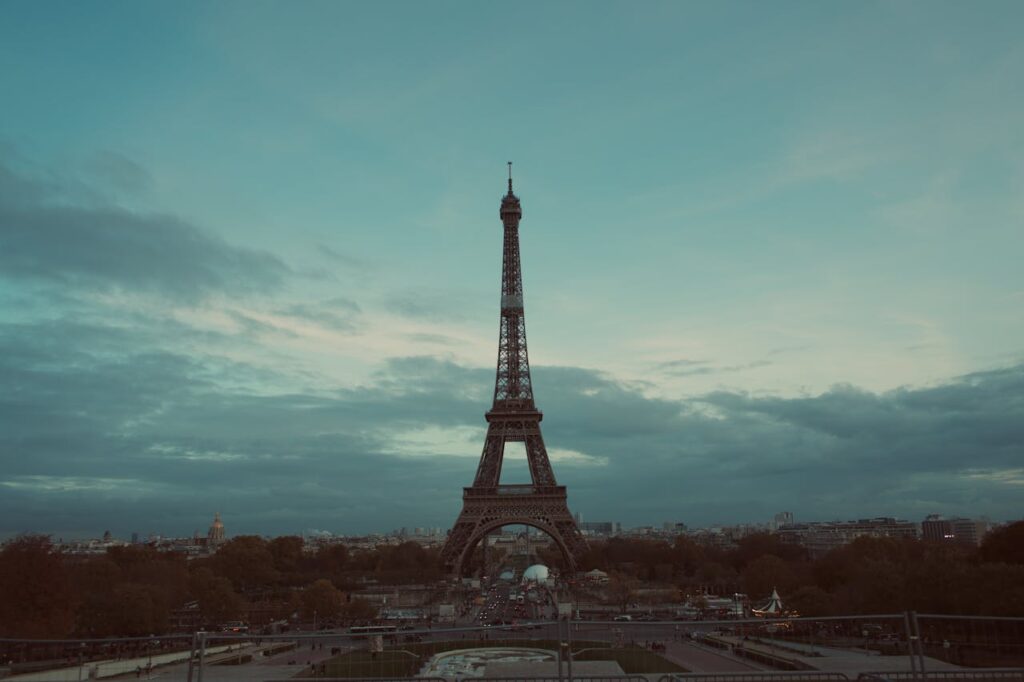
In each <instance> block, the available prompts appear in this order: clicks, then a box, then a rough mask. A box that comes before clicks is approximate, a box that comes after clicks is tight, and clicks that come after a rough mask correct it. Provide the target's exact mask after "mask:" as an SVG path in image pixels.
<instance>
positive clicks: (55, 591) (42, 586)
mask: <svg viewBox="0 0 1024 682" xmlns="http://www.w3.org/2000/svg"><path fill="white" fill-rule="evenodd" d="M0 595H2V596H0V636H5V637H26V638H45V637H63V636H66V635H68V634H70V633H71V631H72V629H73V628H74V624H75V607H76V602H77V601H78V599H77V595H75V594H74V592H73V590H72V586H71V582H70V580H69V579H68V574H67V571H66V570H65V568H64V563H63V561H62V558H61V556H60V554H59V553H58V552H57V551H55V550H54V548H53V546H52V545H51V544H50V538H48V537H47V536H45V535H20V536H18V537H17V538H15V539H14V540H11V541H10V542H8V543H7V544H5V545H4V547H3V549H2V550H0Z"/></svg>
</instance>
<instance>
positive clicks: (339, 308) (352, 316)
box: [277, 297, 362, 332]
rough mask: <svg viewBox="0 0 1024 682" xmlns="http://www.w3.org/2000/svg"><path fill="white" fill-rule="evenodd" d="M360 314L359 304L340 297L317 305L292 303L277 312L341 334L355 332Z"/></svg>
mask: <svg viewBox="0 0 1024 682" xmlns="http://www.w3.org/2000/svg"><path fill="white" fill-rule="evenodd" d="M361 312H362V309H361V308H360V307H359V304H357V303H356V302H355V301H352V300H349V299H347V298H341V297H338V298H332V299H329V300H326V301H321V302H319V303H293V304H291V305H289V306H287V307H285V308H282V309H280V310H278V311H277V313H278V314H279V315H285V316H288V317H294V318H298V319H300V320H306V321H308V322H312V323H314V324H317V325H320V326H323V327H328V328H330V329H333V330H335V331H341V332H351V331H355V330H356V329H357V322H356V320H357V318H358V316H359V314H360V313H361Z"/></svg>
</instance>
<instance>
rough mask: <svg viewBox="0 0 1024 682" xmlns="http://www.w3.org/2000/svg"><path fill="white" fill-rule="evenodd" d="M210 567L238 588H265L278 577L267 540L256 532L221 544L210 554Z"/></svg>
mask: <svg viewBox="0 0 1024 682" xmlns="http://www.w3.org/2000/svg"><path fill="white" fill-rule="evenodd" d="M213 570H214V572H215V573H216V574H217V575H220V576H223V577H225V578H227V579H228V580H230V581H231V584H232V585H235V586H237V587H238V588H240V589H241V590H251V589H254V588H257V587H265V586H267V585H269V584H271V583H272V582H273V581H274V580H275V578H276V577H277V572H276V571H275V570H274V557H273V555H271V553H270V550H269V549H268V548H267V542H266V540H264V539H263V538H261V537H259V536H256V535H239V536H238V537H236V538H232V539H231V540H229V541H228V542H226V543H224V545H223V546H221V548H220V549H218V550H217V553H216V554H215V555H214V557H213Z"/></svg>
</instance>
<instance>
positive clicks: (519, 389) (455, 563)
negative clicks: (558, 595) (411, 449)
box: [441, 164, 587, 575]
mask: <svg viewBox="0 0 1024 682" xmlns="http://www.w3.org/2000/svg"><path fill="white" fill-rule="evenodd" d="M510 171H511V164H510ZM522 216H523V210H522V207H521V206H520V203H519V198H518V197H517V196H516V195H515V194H513V193H512V176H511V172H510V173H509V180H508V194H506V195H505V196H504V197H503V198H502V200H501V222H502V224H503V225H504V228H505V239H504V252H503V258H502V273H501V325H500V332H499V336H498V370H497V375H496V377H495V382H494V403H493V405H492V407H491V409H490V411H489V412H487V414H486V418H487V439H486V440H485V441H484V449H483V454H481V455H480V465H479V466H478V467H477V470H476V478H475V479H474V480H473V485H472V486H471V487H469V488H464V489H463V495H462V513H460V514H459V518H458V519H457V520H456V521H455V526H454V527H453V528H452V531H451V533H450V535H449V536H448V541H447V542H446V543H445V546H444V549H443V550H442V552H441V558H442V561H443V562H444V565H445V568H447V569H448V570H449V571H450V572H452V573H455V574H457V575H461V574H462V572H463V566H464V564H465V562H466V560H467V558H468V557H469V556H470V554H471V553H472V552H473V550H474V548H475V547H476V546H477V544H479V543H480V541H481V540H483V539H484V538H485V537H486V536H487V534H488V533H490V532H491V531H493V530H495V529H497V528H500V527H501V526H507V525H518V524H522V525H527V526H533V527H534V528H537V529H539V530H541V531H542V532H544V533H546V534H547V535H549V536H550V537H551V538H552V539H553V540H554V541H555V543H556V544H557V545H558V547H559V549H560V550H561V552H562V556H563V557H564V558H565V561H566V564H567V567H568V568H569V570H570V571H575V570H576V565H577V561H578V559H579V558H580V556H581V555H582V553H583V552H584V551H585V550H586V547H587V545H586V541H585V540H584V539H583V536H582V535H581V534H580V531H579V528H578V527H577V526H576V521H575V520H574V519H573V517H572V514H570V513H569V505H568V503H567V501H566V492H565V486H561V485H558V482H557V481H556V480H555V474H554V472H553V471H552V470H551V462H550V460H549V459H548V452H547V449H546V448H545V447H544V438H543V437H542V436H541V432H540V422H541V419H543V417H544V415H543V414H542V413H541V412H540V411H539V410H538V409H537V407H536V405H534V402H533V383H532V382H531V381H530V360H529V357H528V355H527V351H526V318H525V316H524V312H523V276H522V272H521V270H520V266H519V220H520V219H521V218H522ZM508 442H522V443H523V444H524V445H525V448H526V458H527V461H528V463H529V467H530V479H531V483H529V484H524V485H501V483H500V479H501V465H502V459H503V457H504V453H505V443H508Z"/></svg>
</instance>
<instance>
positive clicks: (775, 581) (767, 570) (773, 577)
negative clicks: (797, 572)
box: [743, 554, 795, 598]
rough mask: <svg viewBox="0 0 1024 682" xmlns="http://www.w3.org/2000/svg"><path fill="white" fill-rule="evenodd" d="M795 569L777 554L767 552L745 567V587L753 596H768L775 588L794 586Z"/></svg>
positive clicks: (786, 589) (787, 588)
mask: <svg viewBox="0 0 1024 682" xmlns="http://www.w3.org/2000/svg"><path fill="white" fill-rule="evenodd" d="M794 582H795V581H794V575H793V570H792V569H791V568H790V567H789V565H788V564H787V563H786V562H785V561H783V560H782V559H780V558H779V557H777V556H774V555H772V554H766V555H764V556H762V557H759V558H757V559H754V560H753V561H752V562H750V563H749V564H748V565H747V567H746V568H745V569H743V589H744V590H745V591H746V593H747V594H748V595H750V596H751V597H752V598H757V597H761V596H768V595H769V594H771V592H772V590H774V589H781V590H783V591H788V590H789V589H790V588H792V587H794V584H793V583H794Z"/></svg>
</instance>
